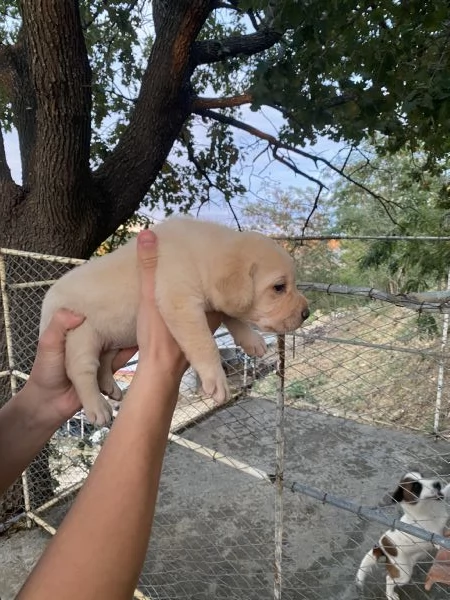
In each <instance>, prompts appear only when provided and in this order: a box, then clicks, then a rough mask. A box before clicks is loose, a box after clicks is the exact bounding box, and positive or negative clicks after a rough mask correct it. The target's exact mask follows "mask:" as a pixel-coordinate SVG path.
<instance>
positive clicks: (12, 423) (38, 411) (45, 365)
mask: <svg viewBox="0 0 450 600" xmlns="http://www.w3.org/2000/svg"><path fill="white" fill-rule="evenodd" d="M83 320H84V318H83V317H82V316H80V315H75V314H74V313H72V312H70V311H67V310H60V311H58V312H57V313H56V314H55V316H54V317H53V319H52V321H51V322H50V324H49V326H48V328H47V329H46V331H45V332H44V333H43V334H42V337H41V339H40V340H39V344H38V349H37V353H36V359H35V362H34V365H33V369H32V371H31V373H30V377H29V378H28V380H27V382H26V384H25V385H24V387H23V388H22V389H21V390H20V392H18V393H17V394H16V395H15V396H13V398H11V400H9V401H8V402H7V403H6V404H5V405H4V406H3V407H2V408H1V409H0V456H1V457H2V460H1V461H0V496H1V495H2V494H3V493H4V492H5V491H6V490H7V489H8V488H9V486H10V485H12V484H13V483H14V481H15V480H16V479H17V478H18V477H20V475H21V473H22V472H23V471H24V469H26V467H27V466H28V465H29V464H30V463H31V461H32V460H33V459H34V458H35V456H36V455H37V454H39V452H40V451H41V450H42V449H43V448H44V446H45V444H46V443H47V442H48V441H49V439H50V438H51V437H52V435H53V434H54V433H55V431H57V429H59V427H61V425H63V424H64V423H65V422H66V421H67V420H68V419H70V418H71V417H72V416H73V415H74V414H75V413H76V412H77V411H78V410H80V408H81V405H80V401H79V399H78V397H77V394H76V392H75V389H74V388H73V386H72V384H71V382H70V381H69V380H68V379H67V376H66V373H65V369H64V347H65V337H66V334H67V332H68V331H70V330H71V329H74V328H75V327H77V326H78V325H80V324H81V323H82V322H83ZM136 350H137V348H128V349H126V350H122V351H121V352H120V353H119V354H118V355H117V357H116V360H115V361H114V364H113V369H114V370H117V369H118V368H120V367H121V366H123V365H124V364H125V363H126V362H127V361H128V360H129V359H130V358H131V356H133V354H134V353H135V352H136Z"/></svg>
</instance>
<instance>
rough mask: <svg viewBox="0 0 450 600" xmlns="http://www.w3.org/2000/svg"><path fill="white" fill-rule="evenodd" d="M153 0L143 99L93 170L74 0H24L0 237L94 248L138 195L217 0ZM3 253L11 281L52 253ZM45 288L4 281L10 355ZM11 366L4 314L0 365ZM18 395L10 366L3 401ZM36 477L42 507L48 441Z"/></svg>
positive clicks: (177, 114)
mask: <svg viewBox="0 0 450 600" xmlns="http://www.w3.org/2000/svg"><path fill="white" fill-rule="evenodd" d="M153 7H154V13H155V14H154V16H155V22H157V24H158V26H157V35H156V39H155V42H154V46H153V49H152V52H151V56H150V59H149V62H148V66H147V69H146V72H145V74H144V77H143V80H142V84H141V90H140V94H139V97H138V99H137V102H136V105H135V110H134V112H133V114H132V115H131V117H130V122H129V125H128V127H127V129H126V130H125V133H124V135H123V136H122V138H121V140H120V142H119V143H118V145H117V147H116V148H115V149H114V150H113V151H112V152H111V153H110V155H109V156H108V158H107V159H106V160H105V162H104V163H103V164H102V165H101V166H100V167H99V168H98V169H97V171H95V172H91V170H90V163H89V161H90V135H91V71H90V66H89V61H88V57H87V51H86V47H85V43H84V37H83V31H82V27H81V21H80V15H79V10H78V2H77V1H76V0H64V1H63V0H57V1H56V2H55V0H26V1H25V0H24V1H22V2H21V3H20V8H21V15H22V28H21V31H20V35H19V38H18V41H17V44H16V45H15V46H11V47H5V46H0V86H1V88H2V91H4V92H5V93H6V97H7V98H8V99H9V101H10V102H11V105H12V108H13V114H14V118H15V126H16V128H17V131H18V133H19V137H20V151H21V158H22V168H23V184H22V186H19V185H17V184H16V183H15V182H14V181H13V180H12V177H11V173H10V171H9V168H8V165H7V162H6V157H5V153H4V148H3V143H2V135H1V131H0V248H1V247H3V248H14V249H18V250H26V251H33V252H39V253H47V254H57V255H61V256H70V257H74V258H88V257H89V256H90V255H91V254H92V252H93V251H94V250H95V249H96V248H97V247H98V246H99V245H100V243H101V242H102V241H103V240H104V239H106V238H107V237H108V236H109V235H111V234H112V233H113V232H114V231H115V230H116V229H117V227H118V226H119V225H121V224H122V223H123V222H125V221H126V220H127V219H128V218H129V217H130V216H132V214H133V213H134V212H135V211H136V210H137V208H138V207H139V205H140V203H141V202H142V200H143V198H144V196H145V194H146V193H147V191H148V189H149V187H150V185H151V184H152V183H153V181H154V180H155V178H156V177H157V175H158V173H159V171H160V169H161V167H162V165H163V163H164V161H165V160H166V158H167V155H168V153H169V152H170V149H171V147H172V145H173V143H174V141H175V139H176V137H177V136H178V134H179V132H180V130H181V127H182V125H183V123H184V121H185V120H186V118H187V116H188V115H189V113H190V106H191V90H190V84H189V81H190V77H191V75H192V72H193V69H194V68H195V65H194V61H193V59H192V54H193V51H192V49H193V44H194V42H195V39H196V37H197V35H198V33H199V31H200V29H201V27H202V25H203V23H204V21H205V19H206V18H207V16H208V13H209V11H210V10H211V3H210V2H209V1H208V0H189V1H188V0H176V1H175V0H174V1H170V2H168V1H167V0H166V1H164V2H163V1H158V2H156V1H155V2H154V3H153ZM6 262H7V283H8V284H11V283H21V282H23V281H29V280H30V279H31V280H42V279H47V278H48V268H47V267H48V264H47V265H46V263H45V262H39V261H35V260H33V259H25V258H20V259H18V258H13V257H9V258H8V260H7V261H6ZM60 275H61V273H59V275H56V276H60ZM44 291H45V290H44V289H42V288H41V289H39V288H32V289H30V288H28V289H26V288H25V289H23V290H21V291H20V292H18V291H17V290H12V288H11V287H9V288H8V297H9V298H10V315H11V330H12V332H13V356H12V359H13V361H14V366H15V368H16V369H18V370H20V371H22V372H24V373H28V372H29V370H30V368H31V365H32V361H33V357H34V354H35V350H36V344H37V337H38V324H39V312H40V310H39V309H40V302H41V299H42V295H43V293H44ZM0 308H1V309H3V308H4V307H1V306H0ZM2 314H3V310H2ZM8 369H9V362H8V354H7V348H6V339H5V328H4V322H3V319H2V318H0V371H5V370H8ZM10 396H11V388H10V385H9V381H8V378H6V377H3V378H1V379H0V405H1V404H3V403H4V402H6V401H7V400H8V399H9V398H10ZM29 479H30V489H31V490H32V494H31V497H30V502H31V506H32V507H37V506H39V505H40V504H42V503H43V502H45V501H46V500H47V499H48V498H49V496H50V495H51V494H52V482H51V476H50V472H49V469H48V451H44V452H43V453H42V454H41V455H40V456H39V457H38V458H37V459H36V461H35V462H34V463H33V465H32V467H31V468H30V469H29ZM22 508H23V494H22V492H21V488H20V486H17V485H16V486H14V488H13V492H12V493H11V494H9V495H8V496H6V499H4V500H3V505H0V522H1V521H2V520H4V519H5V514H6V515H11V514H16V513H17V512H19V511H20V510H21V509H22ZM2 513H3V514H2Z"/></svg>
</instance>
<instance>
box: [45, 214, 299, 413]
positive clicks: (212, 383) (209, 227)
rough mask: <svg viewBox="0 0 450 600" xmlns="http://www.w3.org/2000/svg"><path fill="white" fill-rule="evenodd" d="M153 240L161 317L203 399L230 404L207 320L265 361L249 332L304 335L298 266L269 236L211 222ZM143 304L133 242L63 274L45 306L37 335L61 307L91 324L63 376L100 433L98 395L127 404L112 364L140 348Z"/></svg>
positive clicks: (69, 347) (186, 222)
mask: <svg viewBox="0 0 450 600" xmlns="http://www.w3.org/2000/svg"><path fill="white" fill-rule="evenodd" d="M154 231H155V233H156V235H157V237H158V263H157V269H156V275H155V295H156V302H157V304H158V307H159V310H160V312H161V315H162V317H163V318H164V320H165V322H166V323H167V326H168V328H169V330H170V332H171V333H172V335H173V336H174V338H175V339H176V340H177V342H178V343H179V345H180V347H181V348H182V350H183V352H184V353H185V355H186V357H187V359H188V361H189V362H190V363H191V365H192V366H193V368H194V369H195V370H196V371H197V373H198V374H199V376H200V378H201V381H202V385H203V389H204V392H205V393H206V394H208V395H211V396H213V397H214V399H215V400H216V401H217V402H224V401H225V400H226V399H227V398H228V396H229V391H228V385H227V380H226V376H225V373H224V371H223V369H222V366H221V360H220V354H219V351H218V349H217V346H216V344H215V342H214V338H213V336H212V335H211V333H210V330H209V328H208V324H207V321H206V317H205V312H207V311H219V312H222V313H224V314H225V315H226V318H225V319H224V324H225V325H226V326H227V328H228V329H229V331H230V333H231V335H232V336H233V338H234V340H235V341H236V343H237V344H238V345H239V346H241V347H242V348H243V349H244V350H245V352H247V353H248V354H250V355H256V356H262V355H263V354H264V353H265V351H266V345H265V343H264V339H263V337H262V336H261V335H260V334H259V333H257V332H256V331H254V330H253V329H252V328H251V327H250V326H256V327H257V328H258V329H260V330H262V331H267V332H274V333H285V332H287V331H293V330H295V329H297V328H298V327H300V325H301V324H302V322H303V321H304V320H305V319H306V318H307V317H308V315H309V310H308V305H307V301H306V299H305V298H304V296H302V294H300V292H299V291H298V290H297V287H296V285H295V268H294V262H293V260H292V258H291V257H290V256H289V255H288V254H287V253H286V252H285V250H283V249H282V248H281V247H280V246H279V245H278V244H276V243H275V242H274V241H273V240H271V239H270V238H268V237H266V236H263V235H261V234H259V233H255V232H237V231H234V230H232V229H230V228H228V227H225V226H223V225H219V224H215V223H211V222H205V221H199V220H195V219H192V218H188V217H174V218H170V219H167V220H166V221H164V222H162V223H161V224H159V225H157V226H155V227H154ZM138 298H139V277H138V270H137V256H136V240H135V239H134V240H132V241H130V242H129V243H127V244H126V245H125V246H123V247H121V248H119V249H118V250H116V251H115V252H112V253H111V254H109V255H106V256H103V257H101V258H95V259H92V260H90V261H89V262H87V263H85V264H83V265H81V266H80V267H77V268H75V269H73V270H72V271H70V272H69V273H67V274H66V275H64V276H63V277H62V278H61V279H60V280H58V281H57V282H56V283H55V284H54V285H53V286H52V287H51V288H50V290H49V291H48V292H47V295H46V297H45V299H44V302H43V306H42V314H41V327H40V330H41V333H42V331H43V330H44V329H45V327H46V326H47V325H48V323H49V321H50V319H51V317H52V315H53V313H54V312H55V311H56V310H58V309H59V308H68V309H71V310H73V311H75V312H77V313H80V314H83V315H85V317H86V320H85V321H84V322H83V323H82V325H81V326H80V327H78V328H77V329H75V330H74V331H71V332H69V334H68V335H67V341H66V370H67V375H68V377H69V378H70V380H71V381H72V383H73V385H74V386H75V389H76V390H77V393H78V396H79V398H80V400H81V403H82V405H83V407H84V410H85V412H86V416H87V418H88V419H89V420H90V421H91V422H92V423H94V424H96V425H104V424H106V423H108V422H109V420H110V417H111V408H110V406H109V404H108V402H107V401H106V400H105V398H104V397H103V396H102V394H101V393H100V390H101V391H102V392H103V393H105V394H106V395H108V396H109V397H111V398H113V399H115V400H119V399H120V398H121V392H120V389H119V388H118V386H117V384H116V383H115V381H114V378H113V376H112V373H111V363H112V360H113V358H114V356H115V355H116V353H117V351H118V349H119V348H124V347H130V346H134V345H136V313H137V308H138Z"/></svg>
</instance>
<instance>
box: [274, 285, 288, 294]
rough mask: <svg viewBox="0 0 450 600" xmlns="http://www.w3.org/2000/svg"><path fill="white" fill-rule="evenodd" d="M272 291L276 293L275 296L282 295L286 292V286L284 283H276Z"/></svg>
mask: <svg viewBox="0 0 450 600" xmlns="http://www.w3.org/2000/svg"><path fill="white" fill-rule="evenodd" d="M273 289H274V290H275V291H276V293H277V294H284V292H285V291H286V284H285V283H276V284H275V285H274V286H273Z"/></svg>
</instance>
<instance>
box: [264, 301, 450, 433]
mask: <svg viewBox="0 0 450 600" xmlns="http://www.w3.org/2000/svg"><path fill="white" fill-rule="evenodd" d="M436 321H437V325H438V329H437V331H435V335H433V336H430V335H428V334H427V332H424V331H423V328H422V329H421V328H419V327H418V325H417V315H416V314H415V313H412V312H411V311H406V310H404V309H401V308H397V307H395V306H380V305H376V304H375V303H372V304H371V305H368V306H364V307H361V306H360V307H357V306H355V307H352V308H350V309H346V310H345V311H342V312H340V313H333V314H331V315H320V314H319V315H318V316H317V318H316V319H315V321H314V322H313V323H312V324H310V325H309V326H307V327H305V328H304V330H303V331H302V335H301V337H300V338H298V339H297V340H296V347H295V348H294V347H293V345H292V342H291V343H289V344H288V348H287V354H286V363H287V368H286V396H287V400H288V404H290V405H291V406H296V407H302V408H304V407H309V408H312V409H315V410H321V411H324V412H327V413H330V414H334V415H340V416H346V417H348V418H352V419H356V420H359V421H364V422H371V423H379V424H389V425H395V426H397V427H404V428H412V429H418V430H420V431H425V432H432V431H433V424H434V413H435V405H436V393H437V378H438V368H439V357H438V356H430V355H428V354H427V353H428V352H439V350H440V346H441V337H440V328H441V324H442V323H441V321H442V317H441V316H439V315H438V316H437V318H436ZM436 333H437V335H436ZM317 338H320V339H317ZM366 344H367V345H366ZM377 346H383V347H382V348H379V347H377ZM446 384H447V382H446V381H445V380H444V393H443V395H442V411H441V414H440V427H439V429H440V431H441V432H442V433H444V434H445V432H446V431H447V430H449V429H450V419H449V417H448V412H449V401H448V398H449V395H450V394H449V390H450V388H448V387H447V388H446V387H445V385H446ZM275 388H276V376H275V375H274V374H272V375H270V376H268V377H266V378H265V379H264V380H263V381H260V382H258V383H257V384H256V385H255V386H254V389H253V393H254V394H255V395H259V396H261V395H264V396H272V397H273V395H274V393H275Z"/></svg>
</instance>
